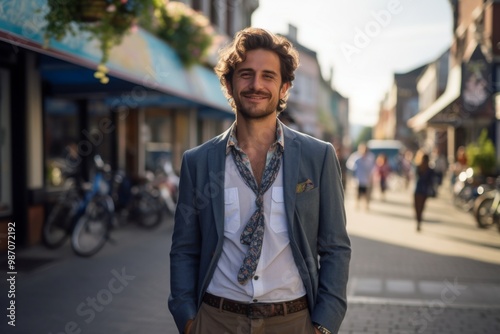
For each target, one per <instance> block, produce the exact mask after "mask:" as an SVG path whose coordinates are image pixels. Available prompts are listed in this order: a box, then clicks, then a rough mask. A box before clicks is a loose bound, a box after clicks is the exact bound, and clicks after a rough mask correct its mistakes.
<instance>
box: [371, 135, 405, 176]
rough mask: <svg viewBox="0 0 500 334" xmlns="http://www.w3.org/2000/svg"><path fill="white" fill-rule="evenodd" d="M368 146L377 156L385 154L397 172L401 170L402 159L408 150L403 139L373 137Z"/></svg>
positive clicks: (392, 168) (393, 169)
mask: <svg viewBox="0 0 500 334" xmlns="http://www.w3.org/2000/svg"><path fill="white" fill-rule="evenodd" d="M366 146H367V147H368V149H369V150H370V152H372V153H373V154H374V155H375V157H377V156H378V155H379V154H382V153H383V154H385V155H386V156H387V160H388V161H389V166H391V170H392V171H394V172H396V173H399V172H400V169H401V164H400V161H401V160H400V159H401V157H402V154H403V153H404V152H405V150H406V147H405V145H404V144H403V143H402V142H401V141H399V140H392V139H372V140H369V141H368V143H366Z"/></svg>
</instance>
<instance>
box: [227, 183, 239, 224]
mask: <svg viewBox="0 0 500 334" xmlns="http://www.w3.org/2000/svg"><path fill="white" fill-rule="evenodd" d="M239 227H240V201H239V197H238V188H227V189H224V231H225V232H229V233H235V232H236V231H238V228H239Z"/></svg>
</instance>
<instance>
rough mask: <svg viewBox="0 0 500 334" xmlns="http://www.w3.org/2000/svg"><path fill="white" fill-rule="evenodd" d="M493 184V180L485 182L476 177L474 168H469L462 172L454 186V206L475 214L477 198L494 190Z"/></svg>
mask: <svg viewBox="0 0 500 334" xmlns="http://www.w3.org/2000/svg"><path fill="white" fill-rule="evenodd" d="M493 183H494V182H493V181H492V179H491V178H487V179H486V180H485V179H484V178H481V177H478V176H477V175H474V170H473V169H472V168H467V169H466V170H464V171H462V172H460V174H459V175H458V177H457V180H456V181H455V184H454V186H453V204H454V205H455V206H456V207H457V208H460V209H462V210H464V211H466V212H473V213H475V209H474V208H475V205H476V204H475V203H476V200H477V198H479V197H480V196H481V195H482V194H483V193H485V192H488V191H489V190H492V189H494V185H493ZM473 210H474V211H473Z"/></svg>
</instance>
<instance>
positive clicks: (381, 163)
mask: <svg viewBox="0 0 500 334" xmlns="http://www.w3.org/2000/svg"><path fill="white" fill-rule="evenodd" d="M390 173H391V167H390V166H389V161H388V159H387V155H385V154H383V153H381V154H379V155H378V156H377V159H376V161H375V175H376V177H377V181H378V184H379V188H380V197H381V199H382V200H383V201H385V191H386V190H387V178H388V177H389V174H390Z"/></svg>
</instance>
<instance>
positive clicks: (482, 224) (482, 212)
mask: <svg viewBox="0 0 500 334" xmlns="http://www.w3.org/2000/svg"><path fill="white" fill-rule="evenodd" d="M492 204H493V198H485V199H484V200H483V201H482V202H481V203H479V205H478V206H477V211H476V222H477V227H479V228H489V227H491V225H493V223H494V221H493V212H491V205H492Z"/></svg>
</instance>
